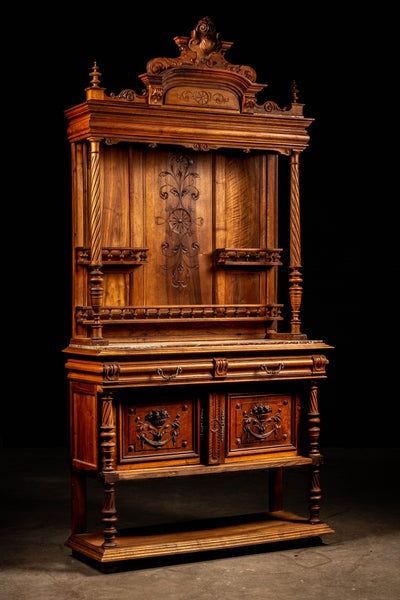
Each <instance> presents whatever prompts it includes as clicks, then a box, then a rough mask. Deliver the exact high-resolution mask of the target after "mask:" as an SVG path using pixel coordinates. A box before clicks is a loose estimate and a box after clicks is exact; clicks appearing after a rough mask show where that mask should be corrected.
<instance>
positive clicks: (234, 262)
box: [215, 248, 282, 269]
mask: <svg viewBox="0 0 400 600" xmlns="http://www.w3.org/2000/svg"><path fill="white" fill-rule="evenodd" d="M281 252H282V250H281V249H280V248H217V249H216V250H215V265H216V266H217V267H258V268H260V269H262V268H266V267H273V266H276V265H281V264H282V263H281V261H280V254H281Z"/></svg>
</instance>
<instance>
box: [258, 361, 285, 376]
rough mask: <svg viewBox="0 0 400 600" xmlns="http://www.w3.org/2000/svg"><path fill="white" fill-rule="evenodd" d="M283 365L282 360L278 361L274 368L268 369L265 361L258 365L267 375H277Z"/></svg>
mask: <svg viewBox="0 0 400 600" xmlns="http://www.w3.org/2000/svg"><path fill="white" fill-rule="evenodd" d="M284 366H285V365H284V364H283V362H280V363H279V364H278V367H277V368H276V369H268V367H267V365H266V364H265V363H262V364H261V365H260V369H262V370H263V371H265V372H266V374H267V375H277V374H278V373H280V372H281V371H282V369H283V367H284Z"/></svg>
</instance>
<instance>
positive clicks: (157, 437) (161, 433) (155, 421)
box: [136, 409, 180, 450]
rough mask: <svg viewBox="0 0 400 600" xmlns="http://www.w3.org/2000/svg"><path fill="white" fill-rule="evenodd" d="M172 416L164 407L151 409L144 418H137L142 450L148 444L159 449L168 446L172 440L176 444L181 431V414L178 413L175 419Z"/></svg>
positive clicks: (137, 433) (138, 435) (138, 436)
mask: <svg viewBox="0 0 400 600" xmlns="http://www.w3.org/2000/svg"><path fill="white" fill-rule="evenodd" d="M170 418H171V417H170V415H169V413H168V411H166V410H164V409H161V410H152V411H150V412H149V413H147V415H146V416H145V417H144V420H142V419H141V418H140V417H137V418H136V422H137V432H136V435H137V438H138V439H139V440H140V444H141V447H142V450H144V449H145V445H146V444H148V445H149V446H152V447H153V448H156V449H158V448H162V447H163V446H166V444H168V442H170V441H172V444H173V446H175V443H176V438H177V437H178V436H179V433H180V415H179V414H177V415H176V417H175V419H174V420H173V421H171V420H170ZM167 421H168V422H167Z"/></svg>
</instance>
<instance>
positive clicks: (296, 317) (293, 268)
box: [289, 150, 303, 335]
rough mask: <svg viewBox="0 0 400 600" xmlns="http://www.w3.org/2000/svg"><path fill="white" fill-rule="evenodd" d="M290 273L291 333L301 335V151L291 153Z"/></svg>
mask: <svg viewBox="0 0 400 600" xmlns="http://www.w3.org/2000/svg"><path fill="white" fill-rule="evenodd" d="M289 268H290V273H289V297H290V304H291V307H292V320H291V334H292V335H301V332H300V325H301V321H300V305H301V297H302V294H303V288H302V283H303V279H302V275H301V272H300V268H301V237H300V184H299V152H298V151H295V150H293V152H292V154H291V155H290V264H289Z"/></svg>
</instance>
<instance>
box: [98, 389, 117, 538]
mask: <svg viewBox="0 0 400 600" xmlns="http://www.w3.org/2000/svg"><path fill="white" fill-rule="evenodd" d="M115 436H116V432H115V424H114V409H113V397H112V394H111V393H107V394H105V395H103V405H102V422H101V427H100V437H101V448H102V452H103V467H102V476H103V477H104V481H105V483H104V505H103V509H102V514H103V518H102V522H103V523H104V530H103V535H104V542H103V548H114V547H115V546H117V545H118V544H117V543H116V541H115V535H116V533H117V530H116V528H115V523H116V522H117V520H118V519H117V516H116V513H117V510H116V508H115V490H114V485H113V484H112V483H110V482H109V480H108V479H107V473H110V471H114V460H115V459H114V454H115Z"/></svg>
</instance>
